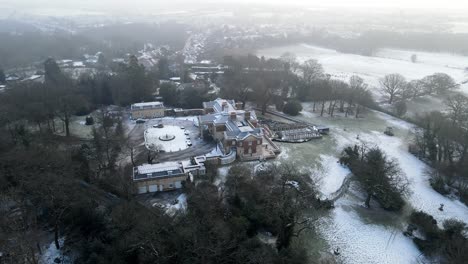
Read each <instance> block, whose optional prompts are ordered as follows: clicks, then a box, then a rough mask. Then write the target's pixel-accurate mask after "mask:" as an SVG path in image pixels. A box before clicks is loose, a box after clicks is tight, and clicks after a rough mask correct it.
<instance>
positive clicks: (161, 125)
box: [153, 124, 164, 128]
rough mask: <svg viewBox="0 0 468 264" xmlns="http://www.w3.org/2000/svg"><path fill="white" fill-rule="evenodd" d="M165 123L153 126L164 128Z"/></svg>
mask: <svg viewBox="0 0 468 264" xmlns="http://www.w3.org/2000/svg"><path fill="white" fill-rule="evenodd" d="M163 127H164V125H163V124H157V125H153V128H163Z"/></svg>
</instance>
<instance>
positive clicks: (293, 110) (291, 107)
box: [283, 100, 302, 116]
mask: <svg viewBox="0 0 468 264" xmlns="http://www.w3.org/2000/svg"><path fill="white" fill-rule="evenodd" d="M301 111H302V105H301V103H300V102H299V101H296V100H294V101H289V102H288V103H287V104H286V105H285V106H284V108H283V113H285V114H288V115H292V116H296V115H298V114H299V112H301Z"/></svg>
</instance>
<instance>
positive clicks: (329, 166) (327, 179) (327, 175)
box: [316, 155, 350, 198]
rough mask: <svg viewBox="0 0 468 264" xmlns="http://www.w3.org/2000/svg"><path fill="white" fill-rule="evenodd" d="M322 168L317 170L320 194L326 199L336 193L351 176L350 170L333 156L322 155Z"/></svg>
mask: <svg viewBox="0 0 468 264" xmlns="http://www.w3.org/2000/svg"><path fill="white" fill-rule="evenodd" d="M320 160H321V161H320V168H317V169H316V171H317V173H318V181H319V185H320V193H321V194H322V195H323V196H324V197H325V198H332V197H329V196H330V195H332V194H334V193H336V192H337V191H338V190H339V189H340V187H341V185H342V184H343V182H344V180H345V178H346V176H348V175H349V174H350V171H349V169H348V168H346V167H343V166H342V165H340V164H339V163H338V158H337V157H334V156H331V155H320Z"/></svg>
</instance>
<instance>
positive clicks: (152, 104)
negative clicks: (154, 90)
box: [131, 102, 164, 110]
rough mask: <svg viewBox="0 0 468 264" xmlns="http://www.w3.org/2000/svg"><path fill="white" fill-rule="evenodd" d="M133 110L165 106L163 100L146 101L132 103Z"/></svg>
mask: <svg viewBox="0 0 468 264" xmlns="http://www.w3.org/2000/svg"><path fill="white" fill-rule="evenodd" d="M131 108H132V110H134V109H149V108H164V104H163V103H162V102H146V103H136V104H132V106H131Z"/></svg>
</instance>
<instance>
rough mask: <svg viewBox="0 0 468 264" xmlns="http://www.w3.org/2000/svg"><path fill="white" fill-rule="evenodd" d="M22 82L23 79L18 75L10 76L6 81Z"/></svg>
mask: <svg viewBox="0 0 468 264" xmlns="http://www.w3.org/2000/svg"><path fill="white" fill-rule="evenodd" d="M20 80H21V77H19V76H18V75H17V74H8V75H7V76H6V78H5V81H6V82H7V83H14V82H17V81H20Z"/></svg>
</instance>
